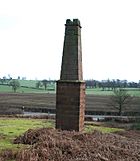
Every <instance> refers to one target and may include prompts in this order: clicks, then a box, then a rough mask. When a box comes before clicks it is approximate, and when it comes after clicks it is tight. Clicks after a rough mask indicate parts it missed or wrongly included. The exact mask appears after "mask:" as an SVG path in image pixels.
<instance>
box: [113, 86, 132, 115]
mask: <svg viewBox="0 0 140 161" xmlns="http://www.w3.org/2000/svg"><path fill="white" fill-rule="evenodd" d="M131 101H132V97H131V95H130V94H128V92H127V91H126V90H124V89H121V88H119V89H115V90H114V95H112V96H111V106H113V107H114V108H116V109H117V110H118V115H119V116H121V115H122V112H123V110H124V109H125V107H126V106H128V105H130V103H131Z"/></svg>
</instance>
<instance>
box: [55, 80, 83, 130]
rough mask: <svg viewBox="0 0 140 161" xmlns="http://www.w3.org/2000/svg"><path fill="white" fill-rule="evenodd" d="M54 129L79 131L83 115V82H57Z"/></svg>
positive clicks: (81, 127)
mask: <svg viewBox="0 0 140 161" xmlns="http://www.w3.org/2000/svg"><path fill="white" fill-rule="evenodd" d="M56 97H57V98H56V107H57V108H56V128H57V129H62V130H75V131H81V130H83V127H84V115H85V82H84V81H62V80H59V81H57V94H56Z"/></svg>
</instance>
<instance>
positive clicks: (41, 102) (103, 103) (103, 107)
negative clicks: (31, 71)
mask: <svg viewBox="0 0 140 161" xmlns="http://www.w3.org/2000/svg"><path fill="white" fill-rule="evenodd" d="M55 102H56V95H55V94H40V93H38V94H24V93H23V94H19V93H16V94H14V93H8V94H7V93H0V110H1V109H2V108H6V107H12V108H20V109H22V107H23V106H24V108H25V110H31V109H37V110H39V109H41V110H42V109H49V110H52V111H53V110H55ZM91 111H92V112H93V114H106V115H108V114H114V113H117V110H116V109H114V108H113V107H112V106H110V96H96V95H87V96H86V112H87V114H90V113H91ZM125 112H128V113H129V114H133V113H135V114H138V113H139V114H140V98H139V97H136V98H134V99H133V100H132V103H131V104H129V105H128V106H127V107H126V109H125Z"/></svg>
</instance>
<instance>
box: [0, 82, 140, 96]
mask: <svg viewBox="0 0 140 161" xmlns="http://www.w3.org/2000/svg"><path fill="white" fill-rule="evenodd" d="M19 82H20V85H21V87H20V88H19V89H18V90H17V93H56V91H55V84H54V83H53V84H48V85H47V90H45V89H44V87H43V86H42V87H40V88H39V89H37V88H36V83H37V80H19ZM126 90H127V91H128V93H129V94H130V95H132V96H136V97H140V89H139V88H126ZM3 92H6V93H9V92H13V91H12V88H11V87H10V86H8V85H0V93H3ZM86 94H88V95H89V94H94V95H99V96H100V95H101V96H106V95H112V94H113V92H112V91H108V90H105V91H103V90H102V88H87V89H86Z"/></svg>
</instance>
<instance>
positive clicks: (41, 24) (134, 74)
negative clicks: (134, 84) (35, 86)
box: [0, 0, 140, 81]
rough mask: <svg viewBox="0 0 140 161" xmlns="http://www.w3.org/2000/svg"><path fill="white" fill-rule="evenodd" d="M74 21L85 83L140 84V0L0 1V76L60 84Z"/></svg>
mask: <svg viewBox="0 0 140 161" xmlns="http://www.w3.org/2000/svg"><path fill="white" fill-rule="evenodd" d="M73 18H78V19H79V20H80V21H81V26H82V49H83V51H82V54H83V72H84V73H83V75H84V79H96V80H105V79H108V78H109V79H117V78H118V79H121V80H123V79H127V80H129V81H138V80H140V76H139V73H140V71H139V70H140V0H0V77H3V76H7V75H8V74H10V75H11V76H12V77H17V76H21V77H22V76H25V77H27V78H28V79H35V78H37V79H49V78H51V79H57V80H58V79H59V78H60V68H61V59H62V50H63V41H64V31H65V26H64V24H65V21H66V19H73Z"/></svg>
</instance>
